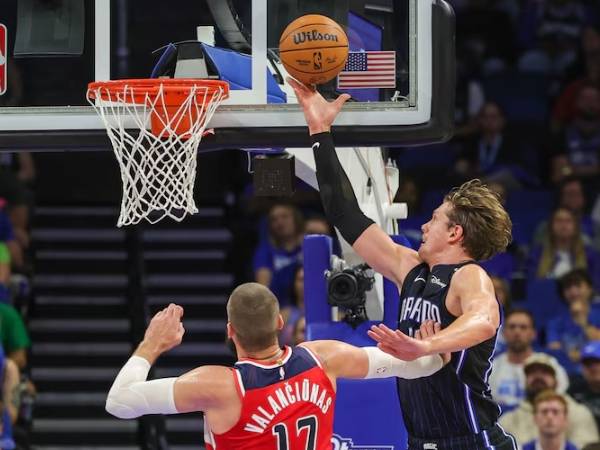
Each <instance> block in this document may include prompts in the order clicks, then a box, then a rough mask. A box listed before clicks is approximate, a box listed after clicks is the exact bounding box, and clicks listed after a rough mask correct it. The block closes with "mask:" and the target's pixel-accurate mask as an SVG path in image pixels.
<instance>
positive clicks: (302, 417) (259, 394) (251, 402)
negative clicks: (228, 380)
mask: <svg viewBox="0 0 600 450" xmlns="http://www.w3.org/2000/svg"><path fill="white" fill-rule="evenodd" d="M232 370H233V372H234V376H235V380H236V385H237V387H238V392H239V394H240V397H241V401H242V411H241V415H240V419H239V420H238V422H237V424H236V425H235V426H234V427H233V428H232V429H231V430H229V431H227V432H226V433H223V434H213V433H212V432H211V431H210V427H209V425H210V424H207V423H206V421H205V432H204V439H205V442H206V448H207V450H230V449H231V450H234V449H235V450H256V449H261V450H325V449H327V450H330V449H331V436H332V434H333V410H334V408H335V390H334V388H333V385H332V384H331V381H330V380H329V378H328V377H327V374H326V373H325V371H324V370H323V368H322V367H321V363H320V362H319V360H318V358H317V357H316V356H315V355H314V354H313V353H312V352H311V351H310V350H308V349H307V348H305V347H294V348H293V349H292V348H290V347H285V349H284V354H283V356H282V357H281V360H279V361H277V362H276V363H274V364H270V365H265V364H262V363H260V362H259V361H257V360H250V359H246V360H240V361H238V362H237V363H236V365H235V368H234V369H232Z"/></svg>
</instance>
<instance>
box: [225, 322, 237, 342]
mask: <svg viewBox="0 0 600 450" xmlns="http://www.w3.org/2000/svg"><path fill="white" fill-rule="evenodd" d="M234 335H235V330H234V329H233V327H232V326H231V322H227V337H228V338H229V339H231V338H233V336H234Z"/></svg>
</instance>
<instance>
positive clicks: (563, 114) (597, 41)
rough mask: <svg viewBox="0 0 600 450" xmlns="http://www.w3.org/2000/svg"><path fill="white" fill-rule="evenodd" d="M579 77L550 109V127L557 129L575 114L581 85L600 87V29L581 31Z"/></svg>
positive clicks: (588, 28)
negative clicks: (581, 68)
mask: <svg viewBox="0 0 600 450" xmlns="http://www.w3.org/2000/svg"><path fill="white" fill-rule="evenodd" d="M580 46H581V58H582V65H583V70H582V71H581V72H580V73H581V75H582V76H581V77H579V78H577V79H576V80H574V81H572V82H571V83H569V84H568V85H567V87H566V88H565V89H564V90H563V91H562V93H561V94H560V96H559V97H558V100H557V101H556V104H555V105H554V110H553V111H552V129H553V130H555V131H558V130H560V129H562V128H563V127H564V126H565V124H567V123H569V122H571V121H572V120H573V118H574V117H575V115H576V105H575V104H576V99H577V95H578V93H579V91H580V90H581V88H582V87H583V86H586V85H588V84H591V85H593V86H596V87H597V88H598V89H600V30H598V29H597V28H594V27H591V26H588V27H586V28H585V30H583V32H582V33H581V44H580Z"/></svg>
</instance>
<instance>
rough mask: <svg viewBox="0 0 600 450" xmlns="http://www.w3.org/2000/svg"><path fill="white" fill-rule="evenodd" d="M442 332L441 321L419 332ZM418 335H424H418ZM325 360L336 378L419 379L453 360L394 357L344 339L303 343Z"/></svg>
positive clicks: (433, 356)
mask: <svg viewBox="0 0 600 450" xmlns="http://www.w3.org/2000/svg"><path fill="white" fill-rule="evenodd" d="M439 331H440V326H439V324H435V325H434V324H433V323H428V324H424V325H423V326H422V327H421V330H420V331H418V332H417V333H422V334H423V336H422V338H423V339H426V338H428V337H429V336H430V335H433V334H434V333H436V332H439ZM417 338H421V335H420V334H419V335H418V336H417ZM301 345H302V346H304V347H307V348H308V349H309V350H311V351H312V352H313V353H315V354H316V355H317V356H318V358H319V359H320V360H321V362H322V363H323V367H324V368H325V371H326V372H327V373H328V374H329V375H330V376H331V377H333V378H359V379H361V378H364V379H371V378H390V377H398V378H406V379H412V378H420V377H427V376H429V375H432V374H434V373H435V372H437V371H438V370H440V369H441V368H442V367H443V366H444V364H446V363H447V362H448V361H449V360H450V355H449V354H443V355H430V356H424V357H422V358H419V359H416V360H414V361H403V360H401V359H398V358H395V357H393V356H391V355H389V354H387V353H385V352H383V351H381V350H380V349H378V348H377V347H355V346H353V345H350V344H347V343H345V342H341V341H333V340H326V341H311V342H304V343H303V344H301Z"/></svg>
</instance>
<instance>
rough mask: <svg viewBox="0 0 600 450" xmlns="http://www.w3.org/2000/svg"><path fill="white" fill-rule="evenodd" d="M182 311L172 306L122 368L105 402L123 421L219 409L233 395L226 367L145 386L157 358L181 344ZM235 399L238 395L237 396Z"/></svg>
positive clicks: (152, 323)
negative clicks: (148, 416)
mask: <svg viewBox="0 0 600 450" xmlns="http://www.w3.org/2000/svg"><path fill="white" fill-rule="evenodd" d="M182 316H183V308H181V307H180V306H178V305H174V304H171V305H169V306H168V307H167V308H165V309H163V310H162V311H159V312H158V313H157V314H156V315H155V316H154V317H153V318H152V320H151V321H150V324H149V325H148V328H147V330H146V334H145V336H144V340H143V341H142V342H141V343H140V345H139V346H138V348H137V350H136V351H135V352H134V354H133V355H132V357H131V358H130V359H129V360H128V361H127V362H126V363H125V365H124V366H123V367H122V368H121V370H120V372H119V374H118V375H117V377H116V378H115V381H114V383H113V385H112V387H111V388H110V391H109V393H108V397H107V399H106V411H107V412H109V413H110V414H112V415H113V416H116V417H119V418H121V419H133V418H136V417H140V416H143V415H145V414H178V413H185V412H192V411H206V410H207V409H208V408H216V407H218V406H219V405H220V403H222V402H223V401H226V400H231V399H229V398H228V397H231V396H232V394H235V387H234V385H233V378H232V375H231V371H230V370H229V369H228V368H226V367H219V366H205V367H199V368H197V369H195V370H192V371H191V372H189V373H187V374H184V375H182V376H180V377H179V378H161V379H157V380H151V381H147V378H148V372H149V371H150V367H151V366H152V364H154V362H155V361H156V360H157V359H158V357H159V356H160V355H161V354H162V353H164V352H166V351H168V350H170V349H172V348H173V347H175V346H177V345H179V344H180V343H181V339H182V338H183V334H184V332H185V330H184V328H183V324H182V323H181V318H182ZM233 397H234V398H235V395H233Z"/></svg>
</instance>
